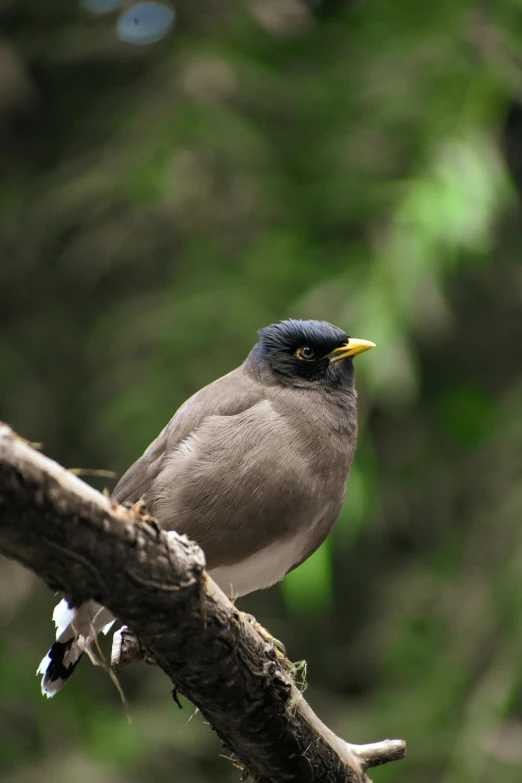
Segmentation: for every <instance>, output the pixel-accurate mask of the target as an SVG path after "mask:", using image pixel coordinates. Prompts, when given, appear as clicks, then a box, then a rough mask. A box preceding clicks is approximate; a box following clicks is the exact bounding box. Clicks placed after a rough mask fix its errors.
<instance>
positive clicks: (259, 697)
mask: <svg viewBox="0 0 522 783" xmlns="http://www.w3.org/2000/svg"><path fill="white" fill-rule="evenodd" d="M0 551H1V552H3V553H4V554H5V555H7V556H8V557H12V558H15V559H16V560H18V561H20V562H21V563H23V564H24V565H25V566H27V567H28V568H30V569H32V570H33V571H34V572H35V573H36V574H38V575H39V576H40V577H41V578H42V579H43V580H44V581H45V582H46V583H47V584H48V585H49V586H50V587H52V588H53V589H54V590H62V591H64V593H65V594H66V595H67V596H68V598H69V599H70V601H71V602H72V603H73V604H74V605H78V604H80V603H81V602H83V601H85V600H87V599H95V600H97V601H99V602H100V603H102V604H104V605H105V606H107V607H108V608H109V609H110V610H111V611H112V612H113V613H114V614H115V615H116V616H117V617H119V618H120V619H121V620H122V621H123V622H125V623H126V624H127V625H128V626H129V628H130V629H131V631H132V632H133V633H134V634H135V635H136V637H137V638H138V639H139V640H140V642H141V644H142V645H143V646H144V647H145V648H146V650H147V652H148V655H149V656H150V657H152V659H153V660H154V661H155V662H156V663H157V665H158V666H160V667H161V668H162V669H163V671H164V672H165V673H166V674H167V675H168V676H169V677H170V679H171V681H172V683H173V685H174V687H175V689H176V690H177V691H179V692H181V693H182V694H184V695H185V696H186V697H187V698H188V699H190V700H191V701H192V702H193V703H194V704H195V705H196V706H197V707H198V708H199V710H200V711H201V713H202V715H203V716H204V717H205V719H206V720H208V721H209V723H210V724H211V726H212V727H213V728H214V729H215V731H216V732H217V734H218V735H219V737H220V738H221V740H222V741H223V743H224V744H225V745H226V747H227V748H229V749H230V751H231V752H232V753H233V754H234V755H235V757H236V759H237V762H238V763H239V764H240V765H242V766H243V767H244V769H245V770H246V771H247V772H248V773H249V774H250V775H251V776H252V777H253V778H254V779H255V780H257V781H258V782H259V783H268V781H277V782H278V783H282V782H283V781H299V783H312V782H315V781H325V782H326V781H328V783H348V781H349V782H350V783H363V782H364V783H367V781H368V778H367V776H366V770H367V768H368V767H372V766H377V765H378V764H383V763H386V762H387V761H393V760H396V759H399V758H402V757H403V756H404V754H405V752H406V744H405V743H404V742H403V741H401V740H385V741H384V742H379V743H374V744H371V745H351V744H349V743H347V742H344V741H343V740H342V739H340V738H339V737H337V736H335V735H334V734H333V733H332V732H331V731H330V730H329V729H328V728H327V727H326V726H325V725H324V724H323V723H322V722H321V721H320V720H319V719H318V718H317V716H316V715H315V714H314V713H313V711H312V710H311V708H310V707H309V705H308V704H307V702H306V701H305V699H304V698H303V697H302V695H301V693H300V692H299V690H298V689H297V688H296V687H295V685H294V683H293V681H292V678H291V676H290V673H289V672H288V670H286V669H285V666H284V664H282V663H281V661H280V660H279V658H278V655H277V654H276V650H275V648H274V647H273V645H272V644H270V643H269V642H267V641H266V640H264V639H263V638H262V637H261V636H260V635H259V633H257V631H256V630H255V628H254V627H253V626H252V624H251V623H249V622H248V621H247V620H246V619H245V617H244V616H243V615H242V613H241V612H239V611H238V610H237V609H236V608H235V607H234V606H233V604H232V603H231V602H230V601H229V600H228V599H227V597H226V596H225V595H224V594H223V593H222V591H221V590H220V589H219V588H218V587H217V585H215V584H214V583H213V582H212V580H211V579H210V578H209V577H208V576H207V574H206V573H205V571H204V566H205V560H204V555H203V552H202V551H201V549H200V548H199V547H198V546H197V545H196V544H195V543H193V542H190V541H188V540H187V539H186V538H184V537H181V536H175V535H174V536H173V535H172V534H170V535H169V536H168V535H167V534H166V533H165V532H163V531H161V530H160V529H159V527H158V526H157V524H156V523H155V521H154V519H153V518H152V517H150V516H149V515H148V514H146V513H145V512H140V511H139V510H137V509H127V508H124V507H122V506H120V505H118V504H117V503H115V502H114V501H113V500H111V499H110V498H109V497H106V496H104V495H102V494H100V493H99V492H97V491H96V490H94V489H92V488H91V487H90V486H88V485H87V484H85V483H84V482H83V481H81V480H80V479H79V478H78V477H77V476H75V475H73V474H72V473H70V472H69V471H67V470H65V469H64V468H62V467H60V466H59V465H58V464H57V463H55V462H53V461H52V460H50V459H48V458H46V457H44V456H43V455H42V454H40V453H39V452H38V451H36V450H35V449H33V448H32V447H31V446H30V445H29V444H28V443H27V442H26V441H24V440H22V439H21V438H19V437H17V436H16V435H15V434H14V433H13V432H12V430H10V428H9V427H7V426H6V425H0Z"/></svg>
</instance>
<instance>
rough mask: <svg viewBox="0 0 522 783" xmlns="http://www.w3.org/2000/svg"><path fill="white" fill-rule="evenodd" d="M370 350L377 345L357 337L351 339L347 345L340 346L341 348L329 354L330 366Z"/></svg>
mask: <svg viewBox="0 0 522 783" xmlns="http://www.w3.org/2000/svg"><path fill="white" fill-rule="evenodd" d="M370 348H375V343H371V342H370V341H369V340H359V339H358V338H357V337H350V338H349V339H348V342H347V343H345V344H344V345H340V346H339V348H335V349H334V350H333V351H332V352H331V353H329V354H328V356H329V358H330V364H333V363H334V362H339V361H341V359H347V358H348V357H349V356H357V354H358V353H363V352H364V351H369V350H370Z"/></svg>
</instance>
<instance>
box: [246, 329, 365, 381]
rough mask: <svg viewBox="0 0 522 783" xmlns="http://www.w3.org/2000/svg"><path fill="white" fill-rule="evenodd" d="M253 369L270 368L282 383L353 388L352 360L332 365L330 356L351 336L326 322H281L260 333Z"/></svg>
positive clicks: (251, 361)
mask: <svg viewBox="0 0 522 783" xmlns="http://www.w3.org/2000/svg"><path fill="white" fill-rule="evenodd" d="M259 338H260V339H259V342H258V343H257V345H256V346H255V348H254V349H253V350H252V352H251V354H250V356H249V359H248V360H247V361H248V363H249V364H250V365H252V364H254V365H261V366H265V367H266V366H267V365H268V367H269V368H270V370H271V371H272V373H273V374H274V375H275V376H276V379H277V380H278V381H279V382H282V383H285V384H286V385H293V384H297V385H301V384H302V383H303V382H309V383H314V384H315V383H317V384H321V385H325V386H331V387H339V386H341V387H350V386H352V385H353V376H354V370H353V363H352V360H351V359H350V358H348V359H343V360H342V361H340V362H336V363H335V364H331V362H330V359H329V358H328V354H330V353H331V352H332V351H333V350H334V349H335V348H338V347H339V346H340V345H344V344H345V343H346V342H347V340H348V335H347V334H346V333H345V332H343V331H342V329H338V328H337V327H336V326H333V325H332V324H329V323H327V322H326V321H297V320H293V319H292V320H288V321H279V322H278V323H275V324H272V325H271V326H266V327H265V328H264V329H260V330H259Z"/></svg>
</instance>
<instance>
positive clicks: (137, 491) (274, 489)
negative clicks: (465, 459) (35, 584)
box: [38, 320, 374, 696]
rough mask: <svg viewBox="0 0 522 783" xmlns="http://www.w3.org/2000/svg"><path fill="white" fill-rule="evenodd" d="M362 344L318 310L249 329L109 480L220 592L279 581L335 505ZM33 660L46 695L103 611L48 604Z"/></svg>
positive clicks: (348, 447)
mask: <svg viewBox="0 0 522 783" xmlns="http://www.w3.org/2000/svg"><path fill="white" fill-rule="evenodd" d="M373 347H374V343H371V342H368V341H367V340H359V339H356V338H354V337H348V335H347V334H345V333H344V332H343V331H342V330H341V329H337V328H336V327H335V326H332V325H331V324H329V323H325V322H322V321H294V320H289V321H281V322H279V323H276V324H273V325H272V326H267V327H266V328H264V329H261V330H260V332H259V340H258V342H257V344H256V345H255V346H254V348H253V349H252V350H251V352H250V354H249V355H248V357H247V359H246V360H245V362H243V364H242V365H241V366H240V367H238V368H237V369H236V370H233V371H232V372H230V373H229V374H228V375H225V376H224V377H223V378H220V379H219V380H217V381H214V383H211V384H210V385H209V386H206V387H205V388H203V389H201V390H200V391H199V392H197V393H196V394H195V395H194V396H193V397H191V398H190V399H189V400H187V402H185V404H184V405H182V406H181V408H180V409H179V410H178V411H177V412H176V413H175V415H174V417H173V418H172V419H171V421H170V422H169V424H167V426H166V427H165V429H164V430H163V432H161V433H160V435H159V436H158V437H157V438H156V440H155V441H153V443H152V444H151V445H150V446H149V447H148V449H147V450H146V451H145V453H144V454H143V455H142V456H141V457H140V458H139V459H138V460H137V462H135V463H134V465H132V467H130V468H129V470H128V471H127V472H126V473H125V474H124V476H123V477H122V478H121V479H120V481H119V483H118V485H117V486H116V488H115V490H114V493H113V495H114V498H115V499H116V500H118V501H119V502H124V501H127V502H130V503H135V502H137V501H141V502H142V503H144V504H145V506H146V508H147V509H149V510H150V512H151V513H152V514H153V515H154V516H155V517H156V519H157V520H158V522H159V524H160V525H161V526H162V527H163V528H164V529H165V530H176V531H177V532H178V533H185V534H186V535H187V536H188V537H189V538H191V539H193V540H195V541H196V542H197V543H198V544H199V545H200V546H201V547H202V549H203V551H204V552H205V556H206V561H207V571H208V572H209V574H210V576H211V577H212V579H214V580H215V581H216V582H217V584H218V585H219V586H220V587H221V588H222V589H223V590H224V592H225V593H227V594H228V595H234V596H242V595H246V594H247V593H250V592H252V591H254V590H260V589H262V588H265V587H270V585H273V584H275V583H276V582H279V581H280V580H281V579H283V577H284V576H285V574H287V573H288V572H289V571H291V570H292V569H294V568H297V566H298V565H300V564H301V563H302V562H303V561H304V560H306V559H307V558H308V557H310V555H311V554H312V553H313V552H315V550H316V549H317V548H318V547H319V546H320V544H321V543H322V542H323V541H324V539H325V538H326V536H327V535H328V533H329V532H330V530H331V528H332V525H333V524H334V522H335V520H336V519H337V516H338V514H339V511H340V509H341V506H342V503H343V500H344V496H345V492H346V485H347V482H348V476H349V473H350V468H351V465H352V460H353V456H354V452H355V446H356V441H357V403H356V399H357V394H356V391H355V373H354V367H353V362H352V359H353V357H354V356H356V355H357V354H359V353H362V352H363V351H367V350H369V349H370V348H373ZM53 619H54V621H55V624H56V628H57V631H56V642H55V643H54V644H53V646H52V647H51V649H50V650H49V653H48V655H46V657H45V658H44V660H43V661H42V663H41V664H40V667H39V669H38V673H39V674H43V680H42V691H43V693H45V694H46V695H47V696H53V695H54V694H55V693H56V692H57V691H58V690H59V689H60V688H61V686H62V685H63V684H64V683H65V682H66V681H67V679H68V678H69V677H70V675H71V674H72V672H73V671H74V669H75V667H76V665H77V663H78V661H79V659H80V657H81V655H82V649H85V647H86V645H87V646H88V645H89V644H90V643H91V642H92V641H93V639H94V638H95V636H96V634H97V633H99V631H101V630H103V631H105V632H106V631H107V630H108V627H110V625H111V624H112V622H114V618H113V616H112V615H111V614H110V612H109V611H108V610H107V609H105V608H104V607H102V606H100V605H99V604H96V603H95V602H88V603H86V604H84V605H83V606H81V607H80V608H78V609H71V608H69V605H68V603H67V601H66V600H65V599H64V600H63V601H61V603H60V604H58V606H57V607H56V609H55V611H54V616H53Z"/></svg>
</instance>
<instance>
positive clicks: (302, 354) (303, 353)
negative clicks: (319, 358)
mask: <svg viewBox="0 0 522 783" xmlns="http://www.w3.org/2000/svg"><path fill="white" fill-rule="evenodd" d="M295 355H296V356H297V358H298V359H315V351H314V349H313V348H310V346H309V345H302V346H301V348H298V349H297V351H296V352H295Z"/></svg>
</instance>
